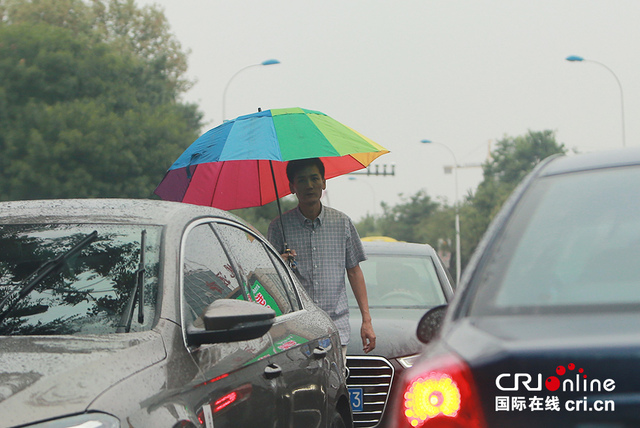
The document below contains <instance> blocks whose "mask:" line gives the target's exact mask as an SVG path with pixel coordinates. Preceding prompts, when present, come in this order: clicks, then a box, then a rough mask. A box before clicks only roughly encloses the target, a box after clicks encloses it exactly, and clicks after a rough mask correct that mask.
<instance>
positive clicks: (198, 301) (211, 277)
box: [182, 223, 247, 325]
mask: <svg viewBox="0 0 640 428" xmlns="http://www.w3.org/2000/svg"><path fill="white" fill-rule="evenodd" d="M246 296H247V295H246V292H243V290H242V288H241V287H240V283H239V282H238V278H237V277H236V273H235V272H234V269H233V266H232V265H231V261H230V260H229V258H228V257H227V254H226V251H225V249H224V248H223V247H222V245H221V244H220V241H219V239H218V237H217V236H216V234H215V232H214V230H213V225H212V223H204V224H200V225H198V226H196V227H194V228H193V229H191V231H190V232H189V234H188V236H187V240H186V244H185V249H184V266H183V299H182V307H183V317H184V322H185V324H184V325H189V324H190V323H193V322H194V321H196V320H198V319H201V317H202V315H203V313H204V311H205V310H206V308H207V306H209V305H210V304H211V303H213V302H214V301H216V300H218V299H238V298H240V299H245V298H246Z"/></svg>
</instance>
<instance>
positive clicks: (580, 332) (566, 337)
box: [393, 148, 640, 428]
mask: <svg viewBox="0 0 640 428" xmlns="http://www.w3.org/2000/svg"><path fill="white" fill-rule="evenodd" d="M442 310H443V308H438V309H435V310H432V311H431V312H430V313H427V315H425V318H424V323H422V322H421V325H420V329H419V331H418V334H419V336H420V337H421V338H422V340H424V341H428V340H429V339H431V338H432V337H434V335H435V338H434V339H433V340H432V341H431V342H430V344H429V346H428V347H427V348H426V349H425V352H424V353H423V355H422V356H421V359H420V360H419V361H416V363H415V364H414V366H413V367H412V368H411V369H410V370H408V371H407V372H405V376H404V379H403V387H402V389H401V390H400V391H398V393H397V394H396V395H395V396H394V405H393V410H394V413H395V417H394V422H395V425H394V426H396V427H425V428H427V427H432V426H433V427H441V426H451V427H499V428H500V427H524V428H526V427H563V428H587V427H599V428H605V427H606V428H626V427H638V426H640V371H639V370H638V366H639V365H640V328H639V327H640V149H638V148H634V149H627V150H620V151H612V152H601V153H591V154H582V155H574V156H554V157H551V158H549V159H546V160H545V161H543V162H541V164H540V165H539V166H538V167H536V169H535V170H534V171H533V172H532V173H531V174H530V175H529V176H528V177H527V178H526V179H525V180H524V181H523V183H522V184H521V185H520V186H519V188H518V189H516V191H515V192H514V193H513V194H512V196H511V198H510V199H509V200H508V201H507V202H506V203H505V206H504V207H503V208H502V210H501V211H500V213H499V214H498V216H497V217H496V218H495V219H494V221H493V222H492V224H491V226H490V228H489V229H488V230H487V232H486V234H485V236H484V237H483V240H482V241H481V243H480V244H479V246H478V248H477V250H476V251H475V253H474V255H473V257H472V259H471V261H470V262H469V265H468V266H467V267H466V268H465V272H464V275H463V279H462V281H461V284H460V287H458V289H457V291H456V297H455V298H454V299H453V302H452V303H451V305H450V306H449V308H448V309H447V310H446V315H445V317H444V321H443V323H442V325H441V328H440V330H438V329H437V327H436V328H435V329H434V328H432V327H431V326H432V325H437V324H438V323H437V321H438V318H439V317H441V316H442ZM430 325H431V326H430Z"/></svg>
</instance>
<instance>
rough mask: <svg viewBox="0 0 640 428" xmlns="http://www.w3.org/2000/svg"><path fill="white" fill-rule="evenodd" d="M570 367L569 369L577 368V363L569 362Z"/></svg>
mask: <svg viewBox="0 0 640 428" xmlns="http://www.w3.org/2000/svg"><path fill="white" fill-rule="evenodd" d="M568 367H569V370H573V369H575V368H576V365H575V364H573V363H569V364H568Z"/></svg>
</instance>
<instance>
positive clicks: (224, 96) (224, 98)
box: [222, 59, 280, 122]
mask: <svg viewBox="0 0 640 428" xmlns="http://www.w3.org/2000/svg"><path fill="white" fill-rule="evenodd" d="M274 64H280V61H278V60H277V59H268V60H266V61H262V62H261V63H260V64H251V65H247V66H246V67H243V68H241V69H240V70H238V71H236V74H234V75H233V76H231V79H229V81H228V82H227V86H225V87H224V92H223V94H222V121H223V122H224V121H225V120H226V118H227V116H226V115H225V107H226V105H227V89H229V85H230V84H231V81H232V80H233V79H234V78H235V77H236V76H237V75H238V74H240V73H241V72H243V71H244V70H246V69H247V68H251V67H260V66H263V65H274Z"/></svg>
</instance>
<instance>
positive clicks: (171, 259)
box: [0, 199, 351, 428]
mask: <svg viewBox="0 0 640 428" xmlns="http://www.w3.org/2000/svg"><path fill="white" fill-rule="evenodd" d="M0 248H1V249H2V250H1V251H0V278H1V284H0V415H2V418H0V425H2V426H3V427H14V426H20V427H25V426H29V427H32V428H33V427H45V426H46V427H56V428H59V427H81V426H82V427H89V426H90V427H95V428H99V427H105V428H106V427H108V428H113V427H143V428H148V427H207V428H210V427H213V426H215V427H216V428H217V427H241V426H251V427H276V426H277V427H290V426H305V427H317V426H325V427H328V426H331V427H345V426H350V425H351V414H350V407H349V398H348V393H347V390H346V387H345V385H344V382H345V380H344V364H343V360H342V353H341V347H340V342H339V337H338V333H337V330H336V328H335V326H334V324H333V323H332V322H331V320H330V319H329V318H328V316H326V315H325V313H324V312H323V311H322V310H320V309H319V308H317V307H316V306H314V305H313V303H312V302H311V300H310V299H309V298H308V296H307V295H306V294H305V293H304V292H303V290H302V288H301V287H300V286H299V284H298V283H297V282H296V281H297V280H295V278H294V276H293V275H292V274H291V271H290V270H289V269H288V268H287V267H286V266H285V265H284V263H283V262H282V260H281V258H280V256H279V255H278V254H277V253H276V252H275V251H274V250H273V248H272V247H271V246H270V244H268V242H267V241H266V240H265V239H264V238H263V237H262V236H261V235H260V234H259V233H258V232H256V231H254V230H253V228H251V227H250V226H249V225H247V224H244V223H243V222H242V221H240V220H239V219H238V218H236V217H235V216H232V215H230V214H228V213H226V212H224V211H220V210H216V209H213V208H205V207H198V206H195V205H188V204H181V203H174V202H164V201H146V200H124V199H111V200H47V201H23V202H4V203H0Z"/></svg>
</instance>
